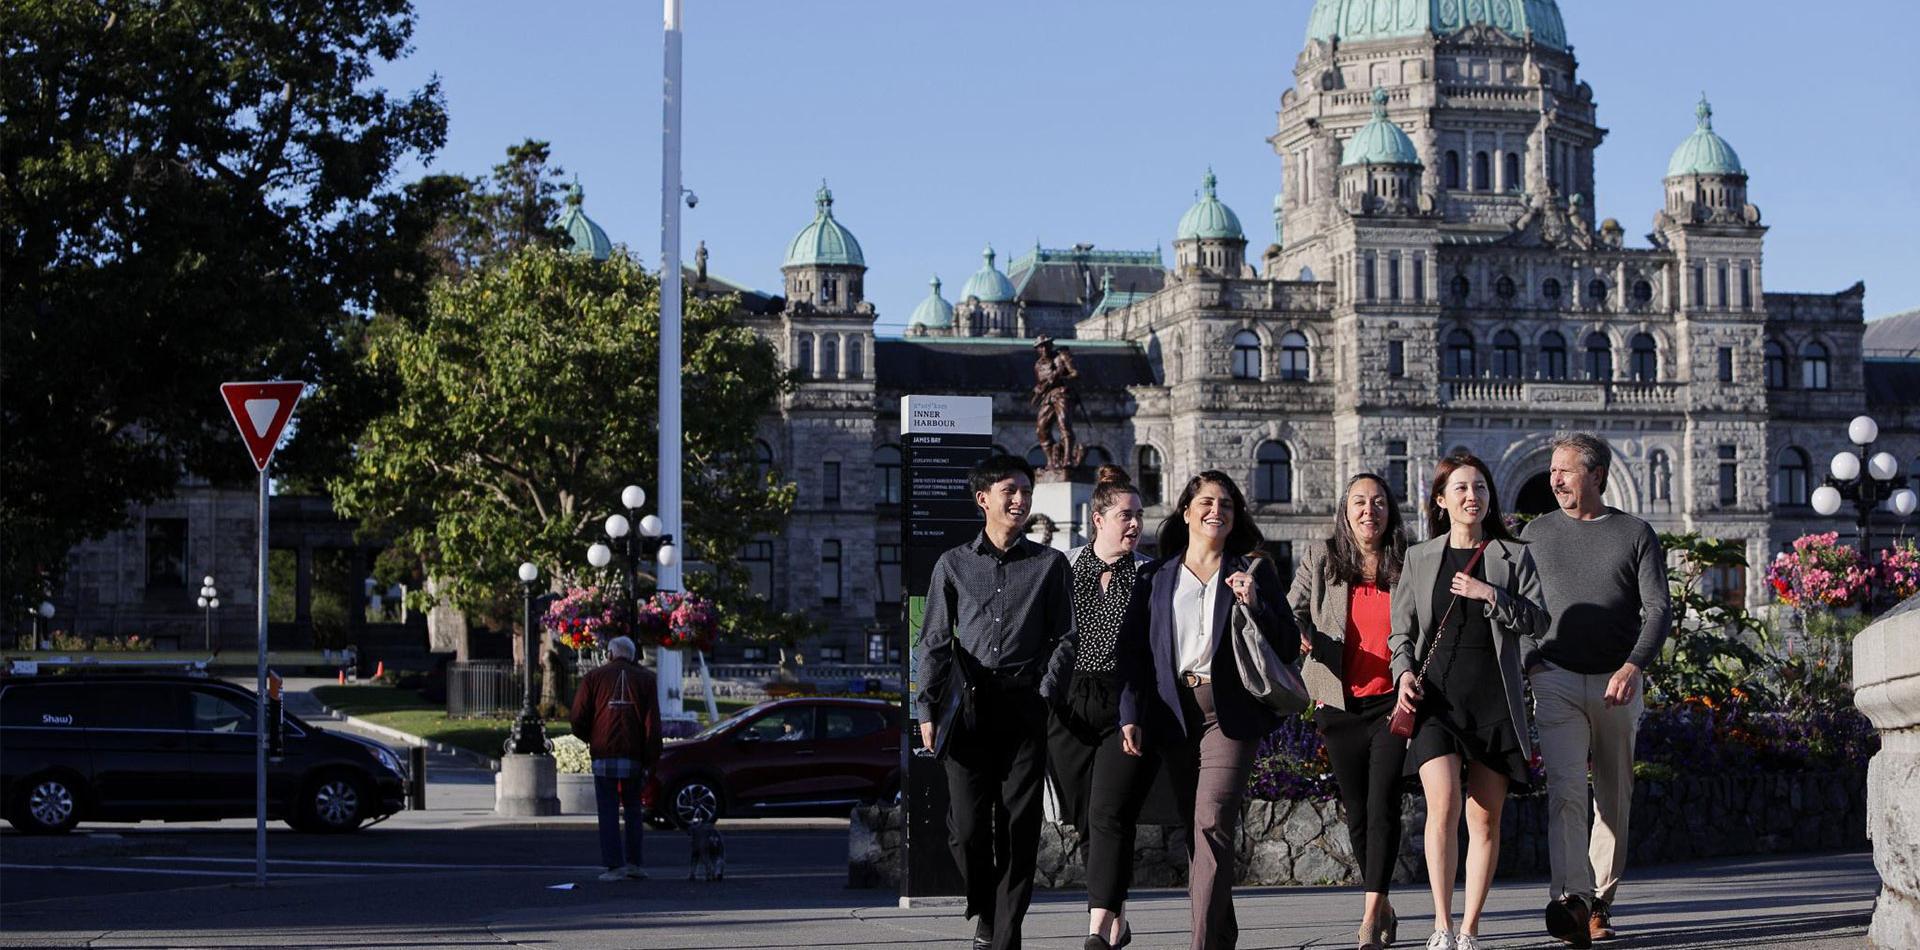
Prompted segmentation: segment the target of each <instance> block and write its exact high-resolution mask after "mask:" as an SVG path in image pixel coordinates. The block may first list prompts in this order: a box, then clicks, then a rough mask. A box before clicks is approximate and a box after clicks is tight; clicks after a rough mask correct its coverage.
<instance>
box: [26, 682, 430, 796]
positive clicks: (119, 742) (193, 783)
mask: <svg viewBox="0 0 1920 950" xmlns="http://www.w3.org/2000/svg"><path fill="white" fill-rule="evenodd" d="M256 711H257V699H256V695H255V694H254V693H253V692H252V691H251V690H247V689H244V688H242V687H239V686H235V685H233V684H231V683H225V682H221V681H219V680H211V679H207V678H205V677H199V676H190V675H180V674H170V675H158V674H136V673H101V674H87V675H73V676H45V677H30V678H9V679H6V680H0V798H3V800H0V813H4V814H5V816H6V818H7V820H8V821H9V822H10V823H11V824H12V825H13V826H14V827H15V828H18V829H20V830H21V831H24V832H31V833H60V832H65V831H69V830H71V829H72V828H73V826H74V825H75V824H76V823H77V822H80V821H82V820H90V821H141V820H145V819H161V820H165V821H191V820H200V819H209V818H238V817H248V816H251V815H253V813H254V782H255V773H254V748H255V743H256V742H257V741H258V739H257V732H256V729H255V723H254V720H255V714H256ZM282 751H283V754H282V755H280V756H278V757H276V758H274V759H270V760H269V761H268V765H267V815H268V817H270V818H275V819H281V820H285V821H286V822H287V823H288V824H290V825H292V826H293V827H295V828H297V829H300V830H303V831H312V832H320V833H328V832H346V831H352V830H354V829H356V828H358V827H360V825H361V824H362V823H364V822H367V821H370V820H377V819H381V818H385V817H386V816H388V815H391V814H393V813H394V812H397V811H399V810H401V809H402V808H404V807H406V789H407V777H406V774H405V771H406V770H405V766H404V765H403V764H402V762H401V759H400V758H399V757H398V756H396V755H395V754H394V753H393V752H392V751H391V750H389V749H387V748H386V747H385V746H382V745H380V744H379V743H376V742H372V741H369V740H365V739H360V738H358V737H356V736H349V735H343V734H340V733H332V732H326V731H323V730H320V729H317V728H315V727H313V726H311V725H308V724H307V723H305V722H302V721H301V720H299V719H298V718H297V717H294V716H291V715H289V716H287V717H286V719H285V726H284V749H283V750H282Z"/></svg>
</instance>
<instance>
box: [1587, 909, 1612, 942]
mask: <svg viewBox="0 0 1920 950" xmlns="http://www.w3.org/2000/svg"><path fill="white" fill-rule="evenodd" d="M1612 911H1613V908H1612V907H1611V906H1610V905H1609V904H1608V903H1607V902H1606V901H1602V900H1596V901H1594V902H1593V911H1592V912H1591V913H1589V914H1588V915H1587V934H1588V936H1590V937H1591V938H1593V939H1594V940H1612V939H1613V938H1614V937H1617V936H1619V934H1617V933H1615V932H1614V930H1613V913H1612Z"/></svg>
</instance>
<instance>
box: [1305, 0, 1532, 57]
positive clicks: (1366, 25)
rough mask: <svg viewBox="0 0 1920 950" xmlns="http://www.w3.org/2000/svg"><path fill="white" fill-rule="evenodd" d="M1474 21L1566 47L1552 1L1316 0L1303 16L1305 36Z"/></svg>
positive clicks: (1438, 30)
mask: <svg viewBox="0 0 1920 950" xmlns="http://www.w3.org/2000/svg"><path fill="white" fill-rule="evenodd" d="M1475 24H1479V25H1481V26H1491V27H1496V28H1498V29H1499V30H1500V31H1501V32H1504V33H1508V34H1511V35H1513V36H1526V35H1527V34H1529V33H1531V34H1533V40H1534V42H1536V43H1541V44H1544V45H1546V46H1553V47H1557V48H1560V49H1566V48H1567V28H1566V24H1565V23H1563V22H1562V21H1561V19H1560V7H1559V6H1558V5H1557V4H1555V3H1554V0H1489V2H1472V3H1466V2H1462V0H1316V2H1315V3H1314V5H1313V12H1312V13H1311V14H1309V15H1308V16H1307V41H1308V42H1312V41H1314V40H1326V41H1329V42H1331V41H1335V40H1337V41H1339V42H1342V43H1362V42H1366V41H1368V40H1389V39H1403V38H1406V37H1410V36H1448V35H1451V34H1454V33H1457V32H1459V31H1461V30H1463V29H1465V28H1467V27H1468V26H1472V25H1475Z"/></svg>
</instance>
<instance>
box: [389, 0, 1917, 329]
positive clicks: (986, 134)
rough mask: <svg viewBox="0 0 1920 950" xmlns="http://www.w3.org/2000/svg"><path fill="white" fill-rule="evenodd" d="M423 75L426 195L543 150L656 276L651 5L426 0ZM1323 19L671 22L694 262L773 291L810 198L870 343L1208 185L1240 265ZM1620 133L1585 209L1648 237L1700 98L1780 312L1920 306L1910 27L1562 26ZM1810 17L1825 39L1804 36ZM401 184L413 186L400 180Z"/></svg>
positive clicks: (1044, 13)
mask: <svg viewBox="0 0 1920 950" xmlns="http://www.w3.org/2000/svg"><path fill="white" fill-rule="evenodd" d="M416 2H417V4H418V8H417V9H418V16H419V28H418V31H417V33H416V34H415V38H414V42H415V50H414V52H413V53H412V54H411V55H410V56H409V57H407V58H406V59H404V60H402V61H400V62H398V63H395V64H390V65H389V66H387V67H386V68H385V69H383V70H382V71H381V72H380V73H379V75H378V77H377V81H378V82H380V83H382V84H384V85H387V86H390V87H393V88H411V87H414V86H417V85H419V84H420V83H421V82H423V81H425V79H426V78H427V77H428V76H429V75H430V74H435V73H437V74H439V76H440V77H441V79H442V81H443V82H444V84H445V90H446V96H447V104H448V108H449V111H450V114H451V128H450V132H449V137H448V142H447V147H446V149H445V150H444V151H442V152H441V153H440V155H439V156H438V158H437V160H436V161H435V163H434V168H435V169H436V170H446V171H455V172H461V173H466V174H480V173H484V172H485V171H486V170H487V169H489V168H491V167H492V165H494V164H495V163H496V162H498V161H499V160H500V159H501V157H502V156H503V154H504V150H505V149H506V147H507V146H508V145H510V144H512V143H515V142H518V141H520V140H522V139H525V138H528V137H533V138H541V139H546V140H548V141H550V142H552V143H553V151H554V156H555V159H556V161H558V162H559V163H560V164H561V165H563V166H564V167H565V168H566V170H567V171H568V172H569V173H570V174H578V175H579V177H580V181H581V184H582V185H583V186H584V187H585V189H586V193H587V202H586V207H587V211H588V213H589V214H590V215H591V216H592V217H593V218H594V219H595V220H597V221H599V222H600V224H601V225H602V226H604V227H605V228H606V229H607V232H608V233H609V234H610V235H612V237H613V239H614V240H615V241H616V242H624V243H627V244H629V245H631V246H632V247H633V248H634V249H635V250H636V251H637V252H639V254H640V256H641V257H642V258H643V259H645V260H648V261H652V262H655V263H656V264H657V262H658V260H659V226H658V222H659V213H660V207H659V187H660V59H661V32H660V4H659V3H658V2H651V0H547V2H541V3H529V2H526V0H416ZM1312 6H1313V4H1312V0H1258V2H1256V0H1209V2H1207V3H1166V2H1145V0H1102V2H1098V3H1095V2H1071V3H1070V2H1027V3H1014V2H999V0H993V2H974V3H907V2H901V0H805V2H794V0H724V2H706V0H686V7H687V9H686V29H687V33H686V36H687V40H686V99H685V110H686V111H685V159H684V162H685V176H686V182H687V185H688V186H689V187H691V188H693V189H694V190H695V191H696V192H697V193H698V194H699V197H700V206H699V208H698V209H697V210H694V211H692V212H690V213H688V214H687V215H686V216H685V217H684V219H683V220H684V222H685V223H684V247H685V250H686V253H687V255H688V258H689V260H690V259H691V255H692V249H693V247H694V244H695V242H696V241H699V240H702V239H704V240H705V241H706V242H707V246H708V249H709V251H710V253H711V256H712V257H711V260H712V264H711V268H712V270H713V272H714V273H716V274H718V275H720V276H724V277H727V278H729V279H731V280H734V281H737V282H739V283H744V284H747V285H749V286H753V287H756V288H760V289H766V290H773V291H778V289H779V286H780V273H779V267H780V262H781V259H782V257H783V256H784V254H785V250H786V245H787V242H788V240H790V239H791V238H792V237H793V234H794V233H795V232H796V231H798V230H799V229H800V228H801V227H803V226H804V225H805V224H806V223H807V222H808V221H809V220H811V219H812V216H813V192H814V188H815V187H816V186H817V185H818V184H819V181H820V179H821V178H823V177H824V178H826V179H827V180H828V181H829V182H830V183H831V185H832V187H833V191H834V196H835V199H836V203H835V206H834V210H835V212H836V214H837V216H838V217H839V219H840V220H841V221H842V223H844V224H846V225H847V227H849V228H850V229H851V230H852V231H853V232H854V234H855V235H856V236H857V237H858V238H859V239H860V242H861V245H862V246H863V248H864V249H865V251H866V258H867V266H868V268H869V270H868V274H867V282H866V289H867V296H868V298H869V299H871V300H872V301H873V302H874V305H875V306H876V307H878V308H879V311H880V331H881V332H882V333H887V332H898V331H899V329H900V328H901V327H902V326H904V324H905V321H906V318H907V315H908V314H909V313H910V312H911V311H912V309H913V307H914V305H915V304H916V303H918V302H919V301H920V300H921V299H922V298H923V297H925V296H926V281H927V278H928V276H929V275H931V274H934V273H938V274H939V275H940V277H941V278H942V280H944V281H945V282H946V284H947V288H946V293H947V296H948V299H949V300H951V299H952V298H953V295H954V294H955V293H956V292H957V291H958V289H959V286H960V284H962V283H963V282H964V281H965V280H966V278H967V276H968V275H969V274H971V273H972V272H973V271H974V270H976V269H977V268H978V267H979V266H980V257H979V253H980V250H981V247H982V245H984V244H985V243H987V242H989V241H991V242H992V243H993V245H994V248H995V249H996V250H997V251H1000V252H1001V257H1000V266H1001V267H1002V269H1003V270H1004V269H1005V266H1006V264H1007V262H1008V260H1009V259H1010V258H1011V257H1012V256H1014V255H1017V254H1020V253H1024V252H1025V251H1026V250H1027V249H1028V248H1030V247H1031V246H1032V245H1033V242H1034V240H1035V239H1036V238H1038V239H1039V240H1040V241H1041V242H1042V243H1043V244H1045V245H1046V246H1048V247H1066V246H1070V245H1072V244H1074V243H1076V242H1091V243H1093V244H1095V245H1097V246H1099V247H1103V248H1115V249H1118V248H1139V249H1152V248H1153V247H1154V246H1155V245H1156V244H1162V245H1166V246H1167V253H1168V257H1169V259H1171V256H1172V255H1171V251H1172V248H1171V244H1172V239H1173V230H1174V225H1175V223H1176V222H1177V221H1178V220H1179V218H1180V214H1181V213H1182V212H1183V211H1185V210H1186V207H1187V205H1188V204H1190V203H1191V201H1192V196H1193V193H1194V190H1195V189H1196V188H1197V187H1198V186H1199V182H1200V177H1201V175H1202V173H1203V172H1204V171H1205V169H1206V167H1207V166H1208V165H1209V164H1211V165H1212V166H1213V167H1214V169H1215V171H1216V172H1217V173H1218V174H1219V177H1220V196H1221V198H1222V200H1224V201H1226V202H1227V203H1228V204H1229V205H1230V206H1232V207H1233V208H1234V210H1235V211H1237V212H1238V213H1239V215H1240V218H1241V220H1242V222H1243V223H1244V225H1245V226H1246V229H1247V232H1248V238H1249V239H1250V242H1251V244H1252V251H1251V252H1252V253H1253V254H1255V255H1257V253H1258V251H1257V249H1258V248H1259V247H1263V246H1265V244H1266V243H1267V242H1269V241H1271V240H1272V237H1271V235H1272V224H1271V214H1270V212H1269V210H1268V209H1269V208H1270V207H1271V203H1272V200H1273V194H1274V192H1275V191H1276V190H1277V189H1278V185H1279V180H1280V162H1279V159H1278V158H1277V157H1276V156H1275V155H1274V154H1273V151H1272V149H1271V148H1270V147H1269V146H1268V145H1267V144H1266V142H1265V138H1266V137H1267V136H1268V135H1271V134H1272V133H1273V131H1274V113H1275V111H1276V110H1277V108H1278V106H1279V101H1280V94H1281V92H1283V91H1284V90H1286V89H1287V88H1288V87H1289V86H1290V85H1292V81H1293V80H1292V69H1293V63H1294V59H1295V57H1296V56H1297V55H1298V54H1299V51H1300V48H1301V45H1302V42H1303V37H1304V34H1305V31H1306V23H1307V15H1308V12H1309V11H1310V10H1311V9H1312ZM1561 11H1562V14H1563V16H1564V17H1565V19H1566V24H1567V33H1568V36H1569V38H1570V39H1571V41H1572V43H1573V44H1574V51H1575V55H1576V56H1577V57H1578V58H1579V61H1580V72H1581V76H1582V78H1584V79H1585V80H1586V81H1587V82H1588V83H1590V84H1591V85H1592V86H1593V89H1594V95H1595V98H1596V99H1597V100H1598V103H1599V113H1600V122H1601V124H1602V125H1603V126H1605V127H1607V128H1608V129H1610V130H1611V133H1610V134H1609V135H1608V137H1607V140H1606V142H1605V143H1604V144H1603V145H1602V146H1601V147H1600V149H1599V151H1598V153H1597V156H1598V163H1599V167H1598V170H1597V177H1598V189H1597V191H1598V206H1599V207H1598V214H1599V216H1601V217H1616V218H1619V219H1620V221H1621V223H1622V224H1624V225H1625V226H1626V228H1627V234H1628V235H1629V238H1630V240H1631V242H1632V243H1633V244H1634V245H1636V246H1644V244H1645V239H1644V238H1643V237H1641V236H1642V235H1644V234H1645V233H1646V232H1647V231H1649V230H1651V220H1652V216H1653V213H1654V212H1655V211H1656V210H1657V209H1658V208H1659V206H1660V202H1661V183H1660V178H1661V176H1662V175H1663V174H1664V173H1665V169H1666V162H1667V156H1668V155H1669V153H1671V151H1672V150H1673V148H1674V146H1676V145H1678V144H1679V142H1680V141H1681V139H1683V138H1685V137H1686V135H1687V134H1688V133H1689V132H1690V131H1692V128H1693V104H1694V101H1695V99H1697V98H1698V96H1699V94H1700V92H1701V91H1702V90H1705V91H1706V92H1707V94H1708V96H1709V97H1710V98H1711V100H1712V102H1713V105H1714V127H1715V129H1716V130H1718V131H1719V132H1720V133H1721V134H1722V135H1723V136H1725V137H1726V138H1727V140H1728V141H1729V142H1731V143H1732V144H1733V146H1734V148H1735V149H1736V150H1738V152H1739V153H1740V158H1741V161H1742V162H1743V164H1745V165H1746V167H1747V170H1748V172H1749V174H1750V175H1751V185H1750V198H1751V200H1752V201H1754V203H1756V204H1758V205H1759V206H1760V208H1761V210H1762V212H1763V213H1764V215H1765V222H1766V223H1767V224H1768V225H1769V226H1771V228H1772V230H1771V231H1770V232H1769V233H1768V235H1767V244H1766V272H1767V287H1768V289H1769V290H1775V291H1781V290H1791V291H1836V290H1840V289H1842V288H1844V287H1847V286H1848V285H1850V284H1852V283H1853V282H1854V281H1855V280H1865V281H1866V283H1867V315H1868V317H1869V318H1872V317H1875V316H1881V315H1885V314H1890V313H1894V312H1898V311H1902V310H1908V309H1913V308H1916V307H1920V267H1917V266H1916V263H1920V238H1916V234H1917V233H1920V230H1917V228H1920V220H1916V218H1917V217H1920V176H1917V175H1916V174H1915V172H1914V165H1915V164H1916V159H1920V121H1917V120H1920V108H1917V107H1916V106H1915V102H1916V101H1920V96H1917V94H1920V78H1916V74H1915V73H1914V72H1913V70H1912V62H1913V54H1912V44H1913V43H1914V41H1915V40H1916V38H1920V5H1915V4H1910V3H1902V2H1895V0H1867V2H1858V3H1849V4H1815V3H1809V2H1804V0H1802V2H1795V3H1782V2H1728V0H1713V2H1707V0H1691V2H1673V0H1604V2H1599V0H1563V2H1562V3H1561ZM1823 16H1826V17H1831V20H1832V21H1840V22H1822V18H1823ZM419 171H420V170H419V169H412V170H409V171H408V172H407V174H409V175H413V174H418V172H419Z"/></svg>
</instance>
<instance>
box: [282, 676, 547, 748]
mask: <svg viewBox="0 0 1920 950" xmlns="http://www.w3.org/2000/svg"><path fill="white" fill-rule="evenodd" d="M313 695H314V697H315V698H316V699H319V700H320V701H321V702H323V703H325V704H327V706H328V707H330V708H332V709H336V710H338V711H340V712H343V713H346V714H347V715H349V716H355V717H358V718H360V719H365V720H366V721H368V722H371V723H377V724H379V725H382V726H386V727H387V728H389V729H398V730H400V731H401V732H404V733H407V734H408V735H414V736H419V737H420V738H422V739H430V740H433V741H435V742H444V743H446V744H448V745H451V746H458V747H460V748H462V749H468V750H471V751H473V752H477V753H479V754H481V755H484V756H486V757H488V758H490V759H497V758H499V757H500V753H501V749H502V747H503V746H504V745H505V744H506V741H507V733H508V732H509V731H510V730H511V729H512V728H513V720H511V719H449V718H447V711H446V709H445V708H444V707H442V706H439V705H436V704H434V703H430V702H427V701H426V700H425V699H422V698H421V697H420V694H419V693H417V692H415V691H413V690H410V689H400V688H398V687H393V686H371V685H368V686H320V687H316V688H315V689H314V691H313ZM546 725H547V735H549V736H563V735H566V734H567V733H568V731H569V728H570V727H569V725H568V723H567V722H566V721H565V720H561V721H557V722H556V721H553V720H548V722H547V724H546Z"/></svg>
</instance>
